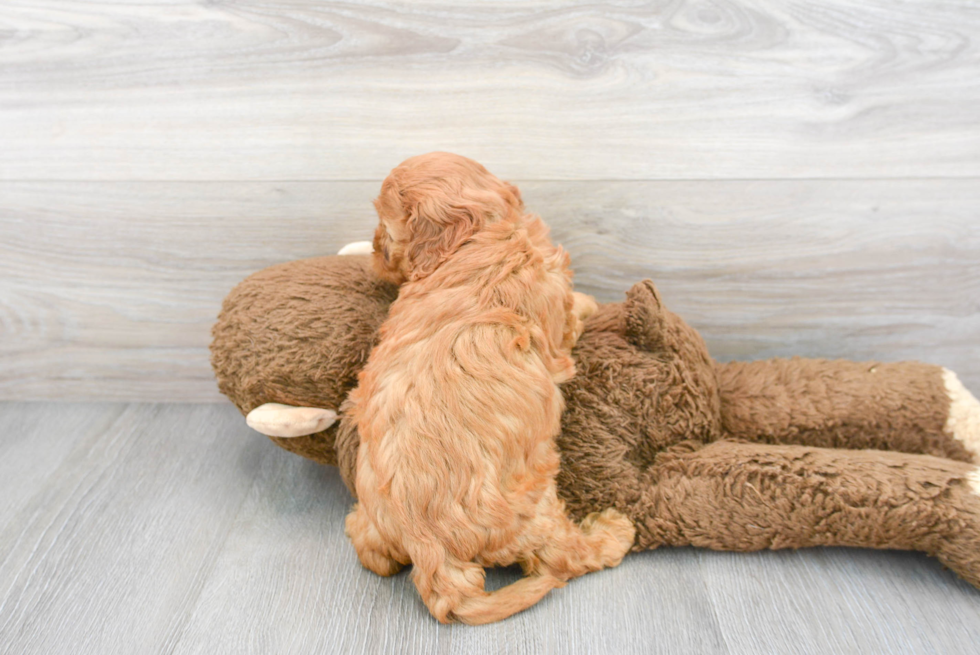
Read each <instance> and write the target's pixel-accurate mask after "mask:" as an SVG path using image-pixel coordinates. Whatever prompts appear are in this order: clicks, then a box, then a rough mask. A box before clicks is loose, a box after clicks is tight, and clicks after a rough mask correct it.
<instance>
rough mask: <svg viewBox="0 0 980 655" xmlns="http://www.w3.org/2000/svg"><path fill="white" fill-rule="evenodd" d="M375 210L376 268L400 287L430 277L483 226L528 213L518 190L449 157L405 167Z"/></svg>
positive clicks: (385, 187)
mask: <svg viewBox="0 0 980 655" xmlns="http://www.w3.org/2000/svg"><path fill="white" fill-rule="evenodd" d="M374 206H375V208H376V209H377V210H378V218H380V222H379V223H378V228H377V230H375V232H374V258H373V261H374V269H375V272H376V273H377V274H378V275H379V276H380V277H381V278H382V279H385V280H387V281H389V282H393V283H395V284H401V283H403V282H405V281H407V280H419V279H421V278H423V277H425V276H427V275H429V274H430V273H432V271H434V270H435V269H436V268H437V267H438V266H439V265H440V264H441V263H442V262H444V261H445V260H446V259H447V258H448V257H450V256H451V255H452V254H453V253H454V252H456V250H457V249H458V248H459V247H460V246H461V245H463V243H465V242H466V240H467V239H469V238H470V237H472V236H473V235H474V234H475V233H476V232H477V231H479V230H480V229H481V228H483V226H485V225H488V224H490V223H495V222H497V221H500V220H515V219H517V218H519V217H520V216H521V215H522V213H523V210H524V204H523V202H522V201H521V194H520V192H519V191H518V190H517V187H515V186H513V185H511V184H508V183H506V182H502V181H501V180H499V179H497V178H496V177H495V176H493V175H492V174H491V173H490V172H489V171H487V169H485V168H484V167H483V166H481V165H480V164H478V163H476V162H475V161H473V160H472V159H467V158H466V157H461V156H459V155H453V154H450V153H446V152H432V153H429V154H427V155H419V156H418V157H412V158H411V159H406V160H405V161H404V162H402V163H401V164H399V165H398V167H397V168H395V169H394V170H393V171H391V174H390V175H388V177H387V178H386V179H385V181H384V183H383V184H382V185H381V195H379V196H378V198H377V199H376V200H375V201H374Z"/></svg>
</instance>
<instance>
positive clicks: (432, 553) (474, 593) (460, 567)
mask: <svg viewBox="0 0 980 655" xmlns="http://www.w3.org/2000/svg"><path fill="white" fill-rule="evenodd" d="M424 550H425V551H426V552H424V553H423V552H418V553H417V552H414V551H413V552H412V573H413V577H414V580H415V586H416V587H417V588H418V590H419V594H420V595H421V596H422V600H423V602H425V605H426V607H428V608H429V611H430V612H431V613H432V615H433V616H435V617H436V618H437V619H438V620H439V621H440V623H449V622H451V621H454V620H456V621H462V622H463V623H467V624H469V625H483V624H485V623H493V622H494V621H500V620H502V619H506V618H507V617H509V616H511V615H513V614H516V613H518V612H520V611H523V610H525V609H527V608H528V607H530V606H531V605H534V604H535V603H537V602H538V601H539V600H541V599H542V598H543V597H544V595H545V594H547V593H548V592H549V591H551V590H552V589H554V588H555V587H561V586H563V585H564V584H565V583H564V582H562V581H561V580H558V579H557V578H553V577H551V576H532V577H527V578H521V579H520V580H518V581H517V582H514V583H512V584H509V585H507V586H506V587H503V588H501V589H497V590H496V591H490V592H488V591H485V590H484V586H483V585H484V577H485V574H484V571H483V567H482V566H480V565H478V564H475V563H473V562H460V561H458V560H456V559H455V558H453V557H452V556H449V555H447V554H446V553H445V551H444V550H443V549H442V548H440V547H435V548H425V549H424Z"/></svg>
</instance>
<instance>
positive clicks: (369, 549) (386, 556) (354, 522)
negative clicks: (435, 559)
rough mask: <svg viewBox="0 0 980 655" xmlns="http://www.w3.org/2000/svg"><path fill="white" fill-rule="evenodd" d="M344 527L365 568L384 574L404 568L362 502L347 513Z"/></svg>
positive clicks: (390, 573) (387, 574)
mask: <svg viewBox="0 0 980 655" xmlns="http://www.w3.org/2000/svg"><path fill="white" fill-rule="evenodd" d="M344 527H345V532H346V533H347V536H348V537H350V540H351V543H353V544H354V550H356V551H357V558H358V559H359V560H361V564H362V565H363V566H364V568H366V569H368V570H370V571H374V572H375V573H377V574H378V575H383V576H389V575H395V574H396V573H398V572H399V571H400V570H401V569H402V566H403V564H402V563H401V562H399V561H398V560H396V559H395V557H394V556H393V555H395V553H394V550H393V549H392V548H391V547H390V546H389V545H388V544H387V543H385V541H384V539H383V538H382V537H381V534H380V533H379V532H378V529H377V528H376V527H374V523H372V522H371V519H370V518H369V517H368V515H367V513H366V512H365V511H364V509H363V508H362V507H361V506H360V504H357V505H354V509H352V510H351V512H350V514H348V515H347V520H346V521H345V523H344ZM399 559H403V560H404V559H405V558H404V557H400V558H399Z"/></svg>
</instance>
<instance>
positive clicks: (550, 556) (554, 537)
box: [534, 497, 636, 580]
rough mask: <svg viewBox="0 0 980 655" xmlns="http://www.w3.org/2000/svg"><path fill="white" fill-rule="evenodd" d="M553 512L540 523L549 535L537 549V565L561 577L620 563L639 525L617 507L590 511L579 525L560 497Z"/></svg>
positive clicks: (556, 500)
mask: <svg viewBox="0 0 980 655" xmlns="http://www.w3.org/2000/svg"><path fill="white" fill-rule="evenodd" d="M548 510H549V511H552V512H554V513H553V515H552V516H551V518H552V521H548V520H547V517H539V518H544V519H545V520H543V521H541V523H540V525H542V526H548V528H547V530H548V533H549V534H550V537H551V538H549V539H548V540H547V541H546V542H545V544H546V545H545V546H543V547H542V548H540V549H538V550H536V551H535V553H534V554H535V556H536V558H537V561H536V562H535V566H534V569H535V570H537V571H540V572H541V573H543V574H546V575H552V576H554V577H556V578H559V579H561V580H569V579H571V578H576V577H578V576H580V575H585V574H586V573H589V572H592V571H598V570H599V569H602V568H607V567H613V566H618V565H619V563H620V562H621V561H622V560H623V556H624V555H626V553H628V552H629V550H630V548H632V547H633V542H634V539H635V537H636V528H635V527H634V526H633V523H632V522H631V521H630V520H629V518H627V517H626V516H625V515H624V514H621V513H620V512H617V511H616V510H614V509H607V510H605V511H603V512H594V513H592V514H589V515H588V516H587V517H585V519H584V520H583V521H582V523H581V524H580V525H576V524H575V523H574V522H573V521H572V520H571V519H569V518H568V516H566V515H565V513H564V506H563V505H562V503H561V501H559V500H558V499H557V497H556V498H555V500H554V503H553V504H550V506H549V507H548Z"/></svg>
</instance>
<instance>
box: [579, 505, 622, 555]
mask: <svg viewBox="0 0 980 655" xmlns="http://www.w3.org/2000/svg"><path fill="white" fill-rule="evenodd" d="M581 527H582V531H583V532H585V533H586V534H587V535H589V536H590V537H599V541H598V543H597V545H598V547H599V558H600V559H601V560H602V565H603V566H606V567H609V566H616V565H618V564H619V563H620V562H621V561H622V560H623V556H624V555H626V553H628V552H629V550H630V548H632V547H633V542H634V540H635V539H636V528H635V527H634V526H633V522H632V521H630V520H629V518H628V517H627V516H626V515H625V514H623V513H621V512H618V511H616V510H614V509H612V508H610V509H607V510H604V511H602V512H593V513H592V514H589V515H588V516H586V517H585V520H583V521H582V524H581Z"/></svg>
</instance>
